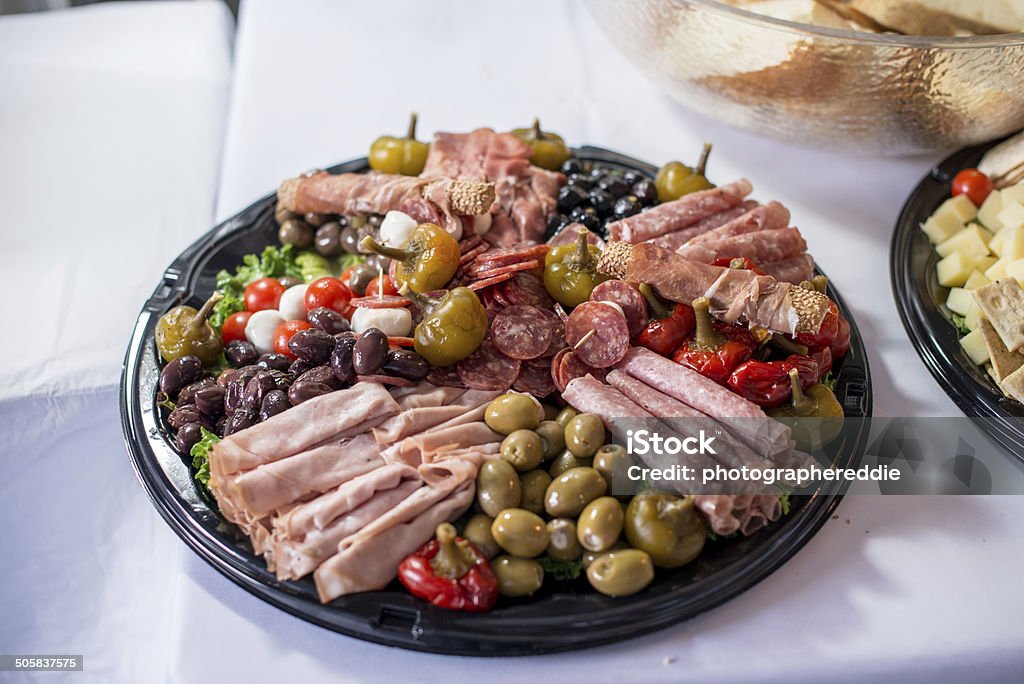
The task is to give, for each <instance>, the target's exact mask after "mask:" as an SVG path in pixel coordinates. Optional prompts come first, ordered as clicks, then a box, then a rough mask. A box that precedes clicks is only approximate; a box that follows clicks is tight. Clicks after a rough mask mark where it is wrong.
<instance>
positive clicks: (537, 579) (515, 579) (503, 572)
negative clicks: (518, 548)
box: [491, 556, 544, 598]
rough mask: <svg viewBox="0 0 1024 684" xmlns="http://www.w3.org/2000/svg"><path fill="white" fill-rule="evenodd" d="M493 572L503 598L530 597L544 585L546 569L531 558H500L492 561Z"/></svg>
mask: <svg viewBox="0 0 1024 684" xmlns="http://www.w3.org/2000/svg"><path fill="white" fill-rule="evenodd" d="M491 570H493V571H494V577H495V578H496V579H497V580H498V592H499V593H500V594H501V595H502V596H509V597H511V598H518V597H520V596H529V595H530V594H532V593H533V592H535V591H537V590H538V589H540V586H541V585H542V584H544V568H542V567H541V566H540V563H538V562H537V561H535V560H533V559H530V558H516V557H514V556H498V557H497V558H495V559H494V560H493V561H491Z"/></svg>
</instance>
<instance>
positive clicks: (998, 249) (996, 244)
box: [988, 230, 1010, 256]
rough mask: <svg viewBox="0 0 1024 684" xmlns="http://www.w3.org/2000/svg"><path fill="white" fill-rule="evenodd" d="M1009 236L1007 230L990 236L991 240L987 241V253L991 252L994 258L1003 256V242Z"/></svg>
mask: <svg viewBox="0 0 1024 684" xmlns="http://www.w3.org/2000/svg"><path fill="white" fill-rule="evenodd" d="M1009 234H1010V231H1008V230H999V231H996V234H995V235H993V236H992V239H991V240H989V241H988V251H990V252H992V253H993V254H995V255H996V256H1003V240H1005V239H1006V236H1007V235H1009Z"/></svg>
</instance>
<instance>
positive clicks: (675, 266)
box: [597, 242, 831, 334]
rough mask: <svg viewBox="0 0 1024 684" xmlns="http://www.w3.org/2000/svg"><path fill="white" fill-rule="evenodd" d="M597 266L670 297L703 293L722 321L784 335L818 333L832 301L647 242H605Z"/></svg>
mask: <svg viewBox="0 0 1024 684" xmlns="http://www.w3.org/2000/svg"><path fill="white" fill-rule="evenodd" d="M597 270H598V271H600V272H601V273H604V274H605V275H610V276H613V277H615V278H620V279H622V280H626V281H628V282H633V283H648V284H650V286H651V287H652V288H654V290H655V291H656V292H657V293H658V294H659V295H660V296H662V297H663V298H665V299H670V300H672V301H674V302H684V303H689V302H692V301H693V300H695V299H697V298H699V297H707V299H708V301H709V302H710V305H711V313H712V314H713V315H714V316H715V317H716V318H718V319H720V320H723V321H725V322H727V323H745V324H747V325H751V326H760V327H762V328H767V329H768V330H771V331H773V332H780V333H786V334H794V333H798V332H810V333H815V332H817V331H818V329H819V328H820V327H821V322H822V321H823V320H824V319H825V315H826V314H827V313H828V311H829V307H830V304H831V302H830V301H829V298H828V297H826V296H825V295H823V294H821V293H820V292H816V291H814V290H807V289H804V288H802V287H799V286H797V285H793V284H792V283H780V282H779V281H777V280H775V279H774V278H772V277H770V276H759V275H757V274H756V273H754V272H752V271H750V270H748V269H735V268H721V267H719V266H711V265H709V264H702V263H700V262H697V261H691V260H689V259H687V258H685V257H682V256H680V255H678V254H676V253H675V252H670V251H668V250H667V249H662V248H661V247H658V246H657V245H653V244H651V243H649V242H645V243H640V244H637V245H631V244H629V243H626V242H613V243H611V244H609V245H608V247H607V249H605V251H604V252H603V253H602V254H601V258H600V259H599V260H598V263H597Z"/></svg>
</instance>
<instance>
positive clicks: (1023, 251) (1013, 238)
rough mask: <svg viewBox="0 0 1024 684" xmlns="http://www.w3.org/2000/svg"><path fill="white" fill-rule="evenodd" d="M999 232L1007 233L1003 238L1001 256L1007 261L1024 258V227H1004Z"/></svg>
mask: <svg viewBox="0 0 1024 684" xmlns="http://www.w3.org/2000/svg"><path fill="white" fill-rule="evenodd" d="M999 233H1000V235H1001V234H1003V233H1006V236H1005V237H1003V238H1002V240H1001V246H1002V253H1001V254H1000V255H999V256H1000V257H1002V258H1003V259H1006V260H1007V261H1016V260H1017V259H1024V228H1003V229H1002V230H1001V231H999Z"/></svg>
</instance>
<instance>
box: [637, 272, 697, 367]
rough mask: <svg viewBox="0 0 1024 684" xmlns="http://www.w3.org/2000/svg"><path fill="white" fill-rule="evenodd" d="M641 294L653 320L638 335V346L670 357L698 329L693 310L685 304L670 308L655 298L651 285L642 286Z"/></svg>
mask: <svg viewBox="0 0 1024 684" xmlns="http://www.w3.org/2000/svg"><path fill="white" fill-rule="evenodd" d="M640 292H641V293H643V295H644V298H645V299H647V304H648V308H649V309H650V311H651V314H652V319H651V322H650V323H648V324H647V327H646V328H644V329H643V330H642V331H641V332H640V334H639V335H637V337H636V344H637V346H640V347H646V348H647V349H650V350H651V351H652V352H654V353H656V354H661V355H662V356H668V355H669V354H671V353H672V352H673V351H675V349H676V347H678V346H679V345H680V344H682V343H683V340H685V339H686V338H687V337H689V336H690V335H692V334H693V331H694V328H696V327H697V323H696V320H695V319H694V316H693V308H691V307H690V306H689V305H688V304H683V303H677V304H676V305H675V306H674V307H672V308H669V307H668V306H666V305H665V304H663V303H662V302H661V300H659V299H658V298H657V297H656V296H655V294H654V292H653V291H652V290H651V287H650V285H641V286H640Z"/></svg>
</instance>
